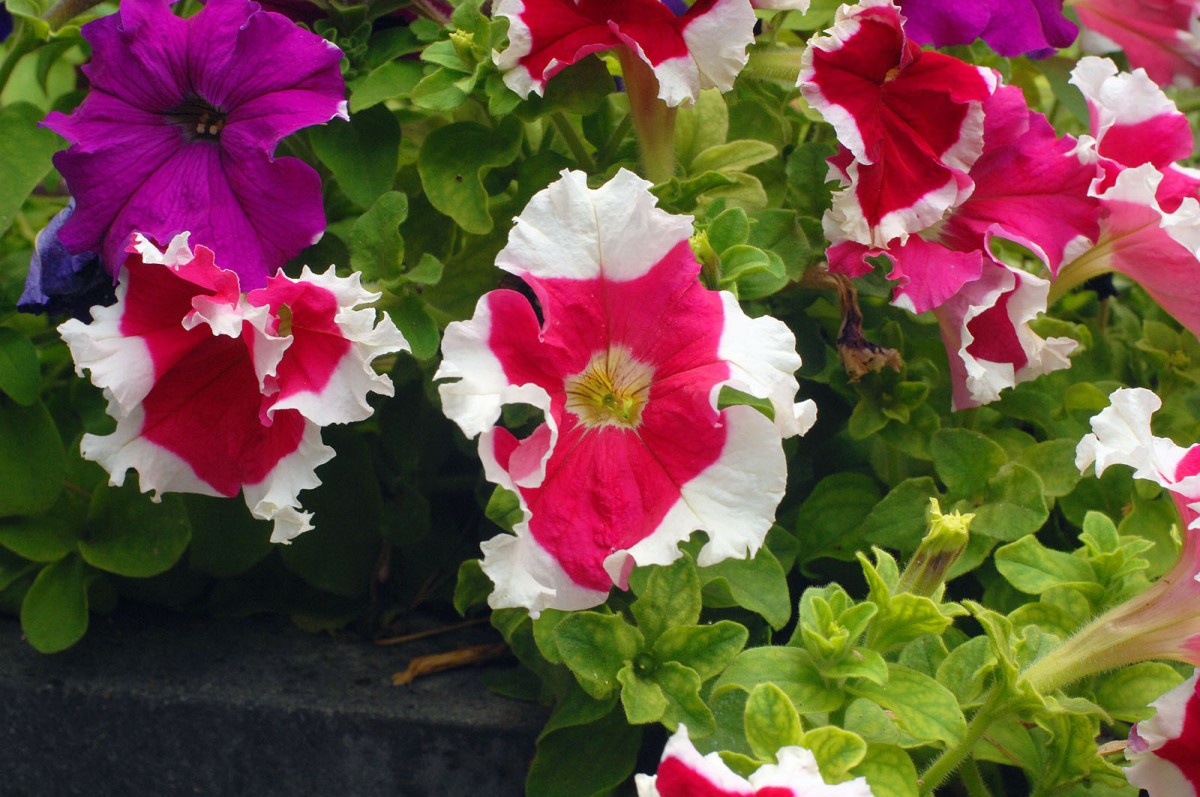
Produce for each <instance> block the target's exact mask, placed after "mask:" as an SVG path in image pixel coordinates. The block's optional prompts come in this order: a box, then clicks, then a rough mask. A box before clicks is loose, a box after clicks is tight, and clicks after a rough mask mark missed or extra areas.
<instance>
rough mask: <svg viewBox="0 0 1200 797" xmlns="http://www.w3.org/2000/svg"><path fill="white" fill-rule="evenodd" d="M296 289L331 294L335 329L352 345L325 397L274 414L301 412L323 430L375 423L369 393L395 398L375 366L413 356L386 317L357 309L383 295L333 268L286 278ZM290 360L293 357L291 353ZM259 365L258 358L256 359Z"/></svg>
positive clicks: (303, 398) (286, 402) (281, 405)
mask: <svg viewBox="0 0 1200 797" xmlns="http://www.w3.org/2000/svg"><path fill="white" fill-rule="evenodd" d="M285 278H286V279H288V281H290V282H292V283H300V282H306V283H308V284H310V285H315V286H316V287H318V288H322V289H324V290H327V291H329V292H330V293H331V294H332V295H333V296H334V298H335V300H336V301H337V306H338V308H337V312H336V313H335V315H334V323H335V324H336V325H337V327H338V329H339V330H341V333H342V337H344V338H345V339H346V340H347V341H349V342H350V351H349V352H347V354H345V355H344V356H343V357H342V359H341V361H339V362H338V364H337V367H336V368H335V369H334V372H333V374H332V376H331V377H330V379H329V381H328V382H327V383H326V384H325V387H324V388H322V389H321V390H320V391H319V392H317V391H304V392H301V393H293V394H292V395H290V396H288V397H286V398H283V399H280V400H279V401H277V402H275V403H273V404H272V405H271V408H270V409H269V411H268V412H269V413H274V412H275V411H276V410H282V409H294V410H298V411H299V412H300V414H301V415H303V416H304V417H305V418H307V419H308V420H310V421H312V422H313V423H316V424H318V425H320V426H328V425H329V424H331V423H351V422H353V421H361V420H364V419H366V418H369V417H370V416H371V414H372V413H373V412H374V410H373V409H372V408H371V405H370V404H368V403H367V395H368V394H369V393H379V394H382V395H384V396H391V395H393V393H394V388H393V386H392V380H391V379H390V378H389V377H388V376H387V375H385V374H377V373H375V369H374V368H373V367H372V365H371V363H372V362H373V361H374V360H375V359H376V358H377V357H380V356H382V355H384V354H390V353H392V352H398V351H411V348H410V346H409V344H408V341H407V340H405V338H404V335H403V334H401V333H400V330H399V329H397V328H396V325H395V323H394V322H393V321H392V319H391V317H389V316H388V315H387V314H386V313H384V314H383V315H382V317H380V318H379V319H378V323H376V321H377V317H376V312H375V310H374V309H373V308H361V309H356V308H357V307H358V305H361V304H372V303H374V302H375V301H377V300H378V299H379V296H380V294H378V293H372V292H371V291H368V290H365V289H364V288H363V287H362V283H361V281H360V278H359V275H358V273H357V272H355V273H353V274H351V275H350V276H349V277H339V276H338V275H337V273H336V272H335V271H334V267H333V266H330V267H329V269H328V270H326V271H325V272H324V273H323V274H315V273H313V272H312V271H310V270H309V268H308V266H305V267H304V270H303V271H302V272H301V275H300V277H299V279H291V278H290V277H285ZM283 356H284V357H287V353H286V352H285V353H284V355H283ZM256 359H257V358H256Z"/></svg>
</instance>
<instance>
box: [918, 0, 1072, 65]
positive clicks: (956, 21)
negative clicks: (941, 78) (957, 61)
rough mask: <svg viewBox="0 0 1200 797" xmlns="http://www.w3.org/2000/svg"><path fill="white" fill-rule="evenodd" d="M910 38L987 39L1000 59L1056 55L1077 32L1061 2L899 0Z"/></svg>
mask: <svg viewBox="0 0 1200 797" xmlns="http://www.w3.org/2000/svg"><path fill="white" fill-rule="evenodd" d="M899 5H900V9H901V11H903V12H904V16H905V17H907V18H908V22H907V24H906V25H905V26H904V31H905V33H907V34H908V37H909V38H910V39H912V40H913V41H915V42H918V43H920V44H932V45H933V46H935V47H947V46H950V45H955V44H970V43H971V42H973V41H975V40H976V39H983V40H984V41H985V42H986V43H987V45H988V46H989V47H991V48H992V49H993V50H995V51H996V52H998V53H1000V55H1004V56H1008V57H1010V58H1011V57H1015V56H1018V55H1026V54H1028V55H1031V56H1033V57H1035V58H1036V57H1043V56H1048V55H1052V54H1053V53H1054V51H1055V50H1056V49H1058V48H1060V47H1066V46H1068V45H1069V44H1070V43H1071V42H1073V41H1075V36H1076V35H1077V34H1078V33H1079V29H1078V28H1076V27H1075V25H1074V24H1073V23H1072V22H1071V21H1070V20H1068V19H1067V18H1066V17H1064V16H1063V13H1062V6H1063V0H1016V2H1014V1H1013V0H973V1H972V2H969V3H964V2H961V0H899Z"/></svg>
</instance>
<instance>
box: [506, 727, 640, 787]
mask: <svg viewBox="0 0 1200 797" xmlns="http://www.w3.org/2000/svg"><path fill="white" fill-rule="evenodd" d="M598 740H602V743H597V742H598ZM641 743H642V730H641V728H637V727H630V725H629V724H628V723H627V722H626V721H625V712H624V711H621V710H620V709H618V708H616V707H615V706H614V708H613V710H612V711H610V712H609V713H608V714H606V715H605V716H604V717H603V718H601V719H599V720H597V721H596V722H592V723H589V724H587V725H575V726H571V727H566V728H560V729H558V730H554V731H552V732H549V733H543V735H542V737H541V738H540V739H538V744H537V755H535V756H534V758H533V763H532V764H531V765H530V767H529V776H528V778H527V779H526V781H525V794H526V795H527V797H583V795H599V794H608V793H609V792H611V791H612V790H613V789H615V788H616V787H617V786H619V785H620V784H622V783H624V782H625V780H626V779H627V778H628V777H629V776H630V774H632V772H633V768H634V765H635V764H636V763H637V754H638V750H639V749H640V748H641Z"/></svg>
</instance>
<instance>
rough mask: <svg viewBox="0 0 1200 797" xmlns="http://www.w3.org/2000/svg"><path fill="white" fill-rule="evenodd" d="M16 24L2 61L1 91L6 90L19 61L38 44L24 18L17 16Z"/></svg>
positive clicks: (0, 69)
mask: <svg viewBox="0 0 1200 797" xmlns="http://www.w3.org/2000/svg"><path fill="white" fill-rule="evenodd" d="M15 21H16V25H15V26H14V27H15V30H13V33H12V35H11V36H10V37H9V39H8V52H7V53H5V55H4V60H3V61H0V92H3V91H4V87H5V86H7V85H8V79H9V78H10V77H12V73H13V70H14V69H16V68H17V62H19V61H20V60H21V59H22V58H24V57H25V56H26V55H27V54H28V53H29V52H31V51H32V50H33V49H34V47H35V46H36V44H37V37H36V36H34V34H33V31H32V30H30V29H29V26H28V25H26V24H25V22H24V20H22V19H20V18H15Z"/></svg>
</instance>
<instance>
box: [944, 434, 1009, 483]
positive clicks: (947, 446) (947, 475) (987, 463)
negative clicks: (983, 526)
mask: <svg viewBox="0 0 1200 797" xmlns="http://www.w3.org/2000/svg"><path fill="white" fill-rule="evenodd" d="M930 452H931V453H932V454H933V466H934V468H935V469H936V470H937V474H938V478H940V479H941V480H942V483H944V484H945V485H946V486H947V487H948V488H950V489H951V490H952V491H954V492H956V493H959V494H962V495H965V496H972V497H973V496H982V494H983V491H984V490H985V489H986V487H987V483H988V480H989V479H991V478H992V476H994V475H995V474H996V471H998V470H1000V468H1001V466H1003V465H1004V463H1006V462H1007V461H1008V455H1007V454H1005V453H1004V449H1003V448H1001V447H1000V446H999V445H997V444H996V443H994V442H993V441H991V440H989V439H988V438H986V437H984V436H983V435H982V434H980V433H979V432H973V431H971V430H969V429H939V430H938V431H937V432H936V433H935V434H934V435H933V439H932V440H931V441H930Z"/></svg>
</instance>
